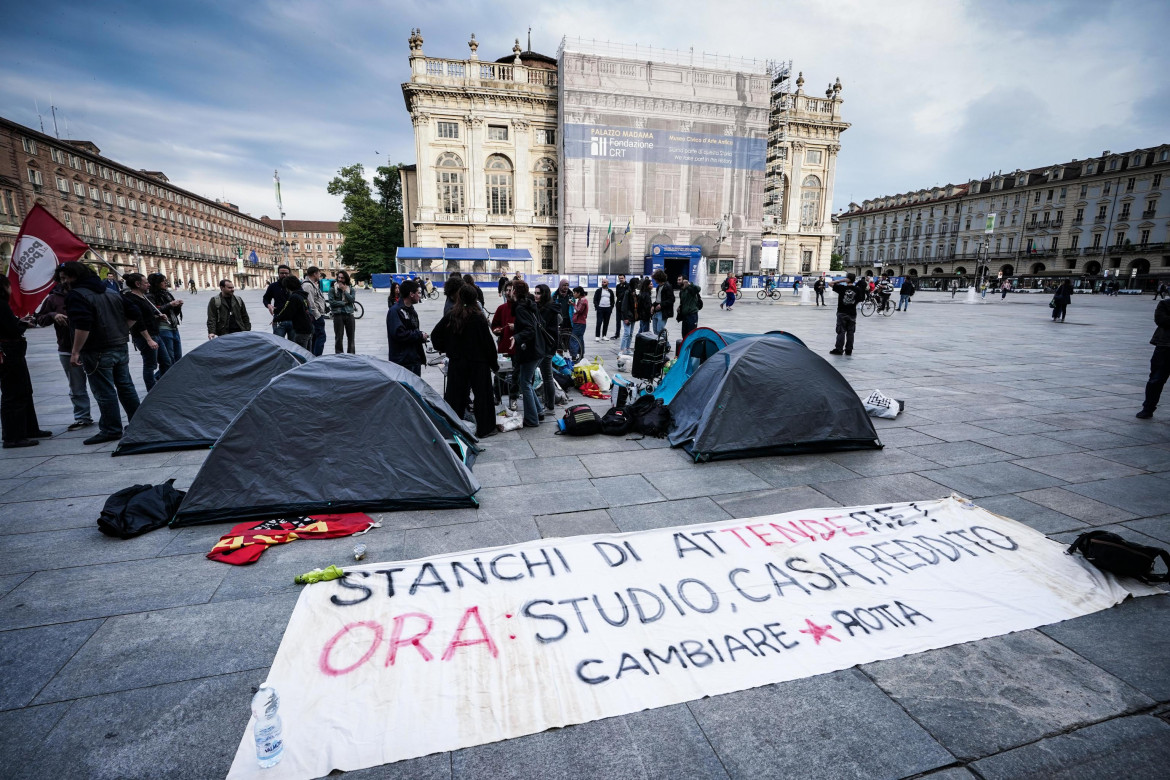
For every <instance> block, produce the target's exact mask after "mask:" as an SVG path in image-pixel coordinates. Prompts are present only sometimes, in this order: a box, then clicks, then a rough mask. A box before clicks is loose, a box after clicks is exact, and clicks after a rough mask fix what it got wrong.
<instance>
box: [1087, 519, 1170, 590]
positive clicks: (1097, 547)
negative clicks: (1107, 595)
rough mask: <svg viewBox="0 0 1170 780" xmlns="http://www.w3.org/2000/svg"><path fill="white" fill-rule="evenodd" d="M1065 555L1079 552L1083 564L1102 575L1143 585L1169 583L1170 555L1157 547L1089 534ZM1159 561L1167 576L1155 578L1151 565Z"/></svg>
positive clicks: (1111, 535)
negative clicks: (1137, 580) (1100, 571)
mask: <svg viewBox="0 0 1170 780" xmlns="http://www.w3.org/2000/svg"><path fill="white" fill-rule="evenodd" d="M1067 552H1068V554H1069V555H1072V554H1073V553H1074V552H1079V553H1080V554H1081V555H1083V556H1085V560H1086V561H1088V562H1089V563H1091V564H1093V565H1094V566H1096V567H1097V568H1098V569H1101V570H1102V571H1107V572H1111V573H1113V574H1116V575H1119V576H1121V577H1133V578H1135V579H1139V580H1142V581H1143V582H1168V581H1170V553H1168V552H1166V551H1165V550H1163V549H1161V548H1159V547H1147V546H1146V545H1144V544H1135V543H1134V542H1131V541H1128V540H1126V539H1125V538H1124V537H1122V536H1118V535H1117V534H1115V533H1110V532H1109V531H1088V532H1086V533H1083V534H1081V535H1080V536H1078V537H1077V538H1076V541H1074V542H1073V543H1072V544H1071V545H1070V546H1069V548H1068V551H1067ZM1159 558H1161V559H1162V562H1163V563H1165V564H1166V568H1167V572H1166V573H1164V574H1154V564H1156V563H1157V561H1158V559H1159Z"/></svg>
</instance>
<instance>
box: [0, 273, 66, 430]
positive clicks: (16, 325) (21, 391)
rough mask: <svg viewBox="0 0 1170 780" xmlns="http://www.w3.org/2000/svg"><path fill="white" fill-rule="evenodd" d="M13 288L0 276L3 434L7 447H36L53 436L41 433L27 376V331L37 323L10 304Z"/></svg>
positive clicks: (0, 411)
mask: <svg viewBox="0 0 1170 780" xmlns="http://www.w3.org/2000/svg"><path fill="white" fill-rule="evenodd" d="M11 292H12V287H11V285H10V283H9V281H8V277H7V276H4V277H0V433H2V437H3V439H4V448H5V449H11V448H13V447H35V446H36V445H38V444H40V442H39V441H37V439H46V438H48V437H50V436H52V435H53V434H52V433H51V432H49V431H42V430H41V424H40V423H39V422H38V421H37V410H36V409H35V408H34V407H33V386H32V377H30V376H29V374H28V363H27V362H25V354H26V353H27V351H28V342H27V341H25V340H24V332H25V331H26V330H28V329H29V328H31V327H32V326H33V325H34V324H35V321H34V319H33V317H32V315H31V314H30V315H29V316H27V317H22V318H18V317H17V316H16V315H15V314H13V312H12V308H11V307H10V306H9V305H8V296H9V295H10V294H11Z"/></svg>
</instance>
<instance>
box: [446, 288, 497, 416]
mask: <svg viewBox="0 0 1170 780" xmlns="http://www.w3.org/2000/svg"><path fill="white" fill-rule="evenodd" d="M480 311H481V310H480V307H479V299H478V297H477V296H476V294H475V288H473V287H471V286H470V285H464V286H463V287H462V288H461V289H460V290H459V295H458V300H457V301H456V302H455V305H454V306H452V307H451V311H450V312H448V313H447V314H445V315H444V316H443V318H442V319H441V320H439V323H438V324H437V325H435V329H434V330H433V331H432V332H431V342H432V343H433V344H434V346H435V349H437V350H439V351H440V352H442V353H444V354H445V355H446V356H447V389H446V390H445V391H444V393H443V400H445V401H446V402H447V404H448V405H450V407H451V408H452V409H455V410H456V411H457V413H460V414H461V413H462V412H463V410H465V409H467V404H468V402H469V399H470V396H472V395H474V396H475V407H474V409H475V435H476V436H479V437H480V438H483V437H484V436H491V435H492V434H494V433H495V432H496V404H495V394H494V391H493V389H492V373H493V372H496V371H499V370H500V366H499V362H498V361H497V359H496V345H495V342H494V341H493V340H492V334H491V331H490V330H488V324H487V320H485V319H484V318H483V315H482V314H481V313H480ZM509 338H511V337H510V336H509Z"/></svg>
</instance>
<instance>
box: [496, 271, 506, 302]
mask: <svg viewBox="0 0 1170 780" xmlns="http://www.w3.org/2000/svg"><path fill="white" fill-rule="evenodd" d="M507 288H508V277H507V276H505V275H504V274H500V281H498V282H496V294H497V295H499V296H500V297H501V298H503V297H504V291H505V290H506V289H507Z"/></svg>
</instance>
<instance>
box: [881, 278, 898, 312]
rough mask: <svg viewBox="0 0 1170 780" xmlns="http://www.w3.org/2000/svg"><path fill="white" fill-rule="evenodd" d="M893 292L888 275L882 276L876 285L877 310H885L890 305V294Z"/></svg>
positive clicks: (892, 284)
mask: <svg viewBox="0 0 1170 780" xmlns="http://www.w3.org/2000/svg"><path fill="white" fill-rule="evenodd" d="M893 292H894V283H893V282H892V281H890V277H888V276H883V277H882V280H881V281H880V282H878V285H877V295H878V299H879V301H878V311H885V310H886V309H887V308H889V306H890V296H891V295H892V294H893Z"/></svg>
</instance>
